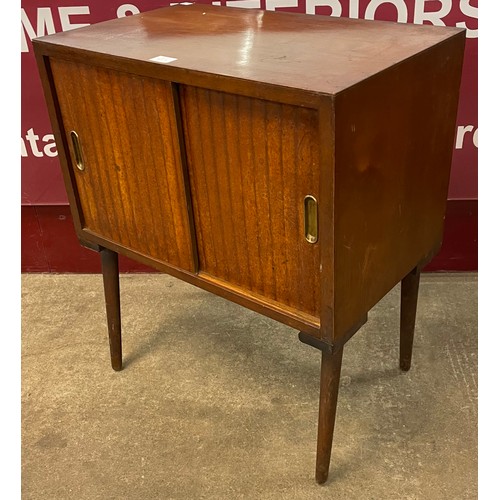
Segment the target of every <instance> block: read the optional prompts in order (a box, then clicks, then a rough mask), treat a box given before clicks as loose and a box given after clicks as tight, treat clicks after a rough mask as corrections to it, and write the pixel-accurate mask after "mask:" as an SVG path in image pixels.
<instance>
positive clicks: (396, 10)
mask: <svg viewBox="0 0 500 500" xmlns="http://www.w3.org/2000/svg"><path fill="white" fill-rule="evenodd" d="M169 3H173V2H168V1H164V0H140V1H137V0H132V1H131V3H126V4H125V3H122V2H120V1H116V0H106V1H102V0H99V1H98V0H79V1H78V0H76V1H75V0H66V1H63V0H22V2H21V29H22V43H21V46H22V47H21V50H22V52H21V65H22V89H21V92H22V105H21V106H22V107H21V146H22V160H21V188H22V204H23V205H24V206H25V208H23V218H22V224H23V227H22V231H23V238H24V239H23V259H27V258H28V255H30V256H32V257H34V256H35V255H37V252H40V255H38V257H37V259H38V261H40V262H42V261H43V259H45V260H47V259H49V260H51V259H52V258H53V257H48V256H50V255H52V253H51V251H50V248H51V246H53V244H52V243H51V242H50V240H53V241H54V242H57V243H58V244H59V245H63V246H64V245H66V250H65V251H66V253H69V252H77V251H78V252H81V250H80V249H79V248H78V250H77V247H75V246H74V245H73V244H71V243H70V242H69V241H66V238H69V234H71V231H68V232H66V230H65V231H64V232H61V231H59V230H58V229H57V230H56V228H60V227H62V221H63V219H60V221H61V224H59V225H58V224H57V223H55V224H53V223H52V222H53V219H52V218H51V217H52V216H51V215H49V214H52V212H50V210H49V211H48V212H47V211H46V210H45V211H44V210H43V209H42V208H41V206H52V210H53V211H54V214H57V213H59V212H60V215H64V216H65V217H66V219H64V220H68V219H67V217H68V214H69V211H68V210H67V203H68V202H67V198H66V194H65V191H64V186H63V181H62V176H61V174H60V171H59V163H58V159H57V150H56V147H55V144H54V139H53V135H52V130H51V126H50V122H49V118H48V114H47V110H46V106H45V102H44V99H43V94H42V89H41V84H40V80H39V77H38V71H37V69H36V64H35V59H34V55H33V49H32V44H31V39H32V38H34V37H36V36H42V35H45V34H48V33H53V32H57V31H61V30H68V29H74V28H76V27H78V26H83V25H87V24H91V23H95V22H99V21H104V20H107V19H112V18H115V17H121V16H123V15H130V14H132V13H133V12H138V11H145V10H151V9H154V8H157V7H160V6H164V5H168V4H169ZM197 3H211V4H216V5H228V6H233V7H234V6H241V7H252V8H262V9H267V10H284V11H290V12H302V13H309V14H317V15H335V16H343V17H360V18H375V19H379V20H391V21H399V22H410V23H413V22H415V23H424V24H436V25H447V26H461V27H466V28H467V43H466V53H465V59H464V70H463V76H462V87H461V97H460V104H459V112H458V118H457V134H456V141H455V151H454V155H453V166H452V176H451V182H450V190H449V196H448V197H449V199H450V200H457V199H461V200H476V199H477V122H478V119H477V115H478V113H477V48H478V43H477V42H478V41H477V24H478V23H477V0H235V1H229V0H227V1H226V0H221V1H219V2H216V1H214V2H210V1H206V0H198V2H197ZM374 43H376V42H375V41H374ZM30 205H31V206H32V207H31V211H30V210H29V207H28V206H30ZM466 205H467V207H468V208H467V210H465V209H464V205H463V204H462V205H460V204H451V205H450V206H449V212H448V217H451V218H452V219H453V220H454V221H455V222H453V224H456V223H458V222H457V221H459V220H461V221H462V223H463V224H465V225H464V226H463V227H462V226H460V225H459V226H458V227H456V228H455V229H453V231H454V234H455V236H454V237H453V243H451V240H449V241H448V240H445V241H446V244H447V245H453V248H450V251H451V254H453V255H455V257H456V255H461V256H462V258H463V257H464V256H466V255H469V254H470V253H471V252H470V246H471V244H472V246H473V247H474V245H475V247H474V248H475V255H476V262H477V237H476V236H474V237H473V238H472V239H471V238H470V234H471V232H470V228H471V226H470V222H471V221H472V220H474V218H475V222H474V223H473V224H472V225H474V224H475V225H476V226H477V202H473V203H472V204H471V203H469V204H466ZM56 206H60V208H57V207H56ZM458 206H460V207H461V209H460V210H462V212H464V210H465V212H467V213H468V214H469V215H468V216H467V217H462V216H461V215H460V216H459V215H457V213H455V212H456V211H457V210H458V212H460V210H459V209H456V207H458ZM450 207H454V208H450ZM470 207H475V208H470ZM47 210H48V209H47ZM450 210H452V212H450ZM453 210H455V212H453ZM465 212H464V213H465ZM28 213H29V214H31V215H30V216H27V215H26V214H28ZM450 213H452V215H450ZM453 214H454V215H453ZM474 214H475V215H474ZM58 220H59V219H58ZM450 220H451V219H450ZM465 220H467V221H468V222H467V223H466V222H465ZM36 221H37V222H36ZM447 224H448V225H447V231H451V226H450V224H452V223H451V222H450V221H448V223H447ZM467 224H468V225H467ZM41 225H42V226H44V225H46V228H45V230H44V232H43V238H42V239H40V238H39V236H37V234H36V231H37V230H39V229H40V228H41ZM67 227H68V229H71V228H72V226H71V221H69V222H68V223H67ZM37 228H38V229H37ZM63 234H64V235H66V236H63ZM448 237H449V236H448ZM61 238H62V239H61ZM75 240H76V238H75ZM41 241H43V243H41ZM40 245H42V246H40ZM443 250H444V249H443ZM83 251H84V252H87V251H86V250H83ZM473 253H474V252H473ZM451 254H450V259H451V261H442V264H440V266H438V267H439V268H442V269H443V270H445V269H450V270H452V269H454V268H455V267H457V262H456V261H457V259H456V258H455V257H454V258H452V255H451ZM43 255H45V257H43ZM75 255H76V254H75ZM82 255H83V254H82ZM89 258H90V257H89ZM80 260H81V259H79V258H76V260H75V262H77V261H80ZM459 260H460V259H459ZM473 260H474V259H472V261H471V262H469V264H468V265H467V266H466V267H467V269H471V268H472V267H473V266H474V264H473ZM453 261H455V262H453ZM51 262H52V260H51ZM53 262H55V261H53ZM81 262H82V266H83V267H82V270H84V269H87V267H86V266H87V264H84V263H85V262H86V258H83V260H82V261H81ZM44 265H45V267H44V266H43V265H42V266H41V268H43V269H44V270H58V271H61V272H63V271H65V270H68V271H70V270H71V269H70V268H69V267H71V266H69V267H68V269H66V268H65V266H60V265H59V264H58V265H55V264H51V265H47V262H46V263H45V264H44ZM475 265H476V266H477V263H476V264H475ZM37 266H38V265H35V264H33V261H32V260H31V258H30V259H29V264H28V261H25V260H23V269H25V270H29V269H31V270H36V269H38V268H39V267H37ZM73 267H74V266H73ZM458 267H459V268H460V266H458ZM462 267H463V266H462ZM41 268H40V269H41ZM476 268H477V267H476ZM73 270H75V269H73ZM457 270H458V269H457Z"/></svg>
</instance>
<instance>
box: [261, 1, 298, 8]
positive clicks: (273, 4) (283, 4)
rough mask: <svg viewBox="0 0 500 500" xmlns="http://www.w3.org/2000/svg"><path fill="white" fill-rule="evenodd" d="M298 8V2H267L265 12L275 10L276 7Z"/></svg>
mask: <svg viewBox="0 0 500 500" xmlns="http://www.w3.org/2000/svg"><path fill="white" fill-rule="evenodd" d="M298 6H299V0H267V1H266V10H276V7H280V8H281V7H283V8H284V7H292V8H295V9H296V8H297V7H298Z"/></svg>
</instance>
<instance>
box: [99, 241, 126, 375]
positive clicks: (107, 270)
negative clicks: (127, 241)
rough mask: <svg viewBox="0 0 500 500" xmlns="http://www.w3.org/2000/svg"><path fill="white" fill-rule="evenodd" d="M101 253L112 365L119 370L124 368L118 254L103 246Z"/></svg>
mask: <svg viewBox="0 0 500 500" xmlns="http://www.w3.org/2000/svg"><path fill="white" fill-rule="evenodd" d="M99 254H100V256H101V266H102V277H103V281H104V297H105V299H106V316H107V319H108V335H109V349H110V352H111V366H112V367H113V370H116V371H119V370H121V369H122V330H121V319H120V281H119V274H118V254H117V253H116V252H113V251H112V250H108V249H107V248H101V250H100V251H99Z"/></svg>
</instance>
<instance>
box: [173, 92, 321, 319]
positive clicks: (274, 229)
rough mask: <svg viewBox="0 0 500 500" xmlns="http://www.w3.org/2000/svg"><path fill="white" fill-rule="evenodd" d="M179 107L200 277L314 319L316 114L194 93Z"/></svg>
mask: <svg viewBox="0 0 500 500" xmlns="http://www.w3.org/2000/svg"><path fill="white" fill-rule="evenodd" d="M181 108H182V110H183V123H184V135H185V138H186V148H187V159H188V164H189V172H190V174H189V175H190V183H191V191H192V193H193V202H194V218H195V227H196V238H197V242H198V252H199V259H200V270H201V271H204V272H205V273H207V274H210V275H212V276H214V277H216V278H219V279H221V280H223V281H226V282H228V283H231V284H233V285H236V286H237V287H240V288H243V289H246V290H248V291H250V292H252V293H256V294H259V295H262V296H264V297H268V298H269V299H271V300H273V301H277V302H280V303H282V304H284V305H286V306H290V307H293V308H296V309H297V310H299V311H302V312H305V313H308V314H310V315H313V316H316V317H319V308H320V300H319V297H320V277H319V265H320V260H319V259H320V246H321V236H320V240H319V241H318V242H317V243H315V244H311V243H308V242H307V241H306V240H305V236H304V197H305V196H306V195H308V194H310V195H313V196H315V197H316V198H317V199H319V146H318V139H317V133H318V117H317V112H316V111H315V110H311V109H307V108H300V107H296V106H289V105H284V104H277V103H272V102H269V101H263V100H259V99H251V98H247V97H241V96H235V95H231V94H226V93H221V92H214V91H209V90H204V89H199V88H193V87H183V88H182V89H181ZM319 203H321V200H319Z"/></svg>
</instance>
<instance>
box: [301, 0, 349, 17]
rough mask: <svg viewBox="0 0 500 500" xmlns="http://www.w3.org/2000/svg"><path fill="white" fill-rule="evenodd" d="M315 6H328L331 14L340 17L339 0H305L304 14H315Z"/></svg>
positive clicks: (340, 7) (340, 6)
mask: <svg viewBox="0 0 500 500" xmlns="http://www.w3.org/2000/svg"><path fill="white" fill-rule="evenodd" d="M316 7H330V8H331V9H332V13H331V14H330V15H331V16H334V17H340V16H341V14H342V5H341V4H340V2H339V0H307V1H306V14H316Z"/></svg>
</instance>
